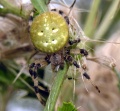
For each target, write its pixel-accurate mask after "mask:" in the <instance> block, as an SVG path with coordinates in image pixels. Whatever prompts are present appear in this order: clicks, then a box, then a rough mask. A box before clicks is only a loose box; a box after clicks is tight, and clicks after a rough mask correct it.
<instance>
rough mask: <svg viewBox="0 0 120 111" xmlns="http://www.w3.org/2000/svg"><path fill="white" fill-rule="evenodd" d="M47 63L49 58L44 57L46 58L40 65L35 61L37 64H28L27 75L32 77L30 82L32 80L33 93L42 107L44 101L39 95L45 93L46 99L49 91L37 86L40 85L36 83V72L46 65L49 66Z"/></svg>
mask: <svg viewBox="0 0 120 111" xmlns="http://www.w3.org/2000/svg"><path fill="white" fill-rule="evenodd" d="M49 63H50V61H49V58H48V57H46V58H45V59H44V60H43V61H42V63H40V62H38V61H37V63H32V64H30V66H29V73H30V75H31V77H32V80H33V82H34V91H35V93H36V96H37V98H38V100H39V101H40V102H41V103H42V104H43V105H45V104H46V101H45V99H44V98H43V97H42V96H41V94H40V93H43V92H44V93H45V92H46V95H47V97H48V95H49V91H48V90H47V89H45V88H43V87H42V86H40V85H39V84H40V83H39V81H38V74H37V71H38V69H39V68H41V67H44V66H46V65H47V64H49Z"/></svg>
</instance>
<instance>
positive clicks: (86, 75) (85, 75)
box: [83, 72, 100, 93]
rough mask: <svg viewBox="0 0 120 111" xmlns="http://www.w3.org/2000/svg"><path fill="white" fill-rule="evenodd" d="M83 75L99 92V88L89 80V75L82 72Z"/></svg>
mask: <svg viewBox="0 0 120 111" xmlns="http://www.w3.org/2000/svg"><path fill="white" fill-rule="evenodd" d="M83 76H84V77H85V78H86V79H88V80H89V81H90V82H91V84H92V85H93V86H94V87H95V89H96V90H97V91H98V92H99V93H100V89H99V88H98V86H96V85H95V84H94V83H93V82H92V81H91V78H90V76H89V75H88V74H87V72H84V73H83Z"/></svg>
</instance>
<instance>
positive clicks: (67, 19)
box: [51, 9, 70, 25]
mask: <svg viewBox="0 0 120 111" xmlns="http://www.w3.org/2000/svg"><path fill="white" fill-rule="evenodd" d="M51 11H54V12H57V13H59V14H60V15H61V16H63V18H64V19H65V21H66V23H67V24H68V25H69V24H70V20H69V17H68V16H66V14H65V13H64V12H63V11H62V10H57V9H51Z"/></svg>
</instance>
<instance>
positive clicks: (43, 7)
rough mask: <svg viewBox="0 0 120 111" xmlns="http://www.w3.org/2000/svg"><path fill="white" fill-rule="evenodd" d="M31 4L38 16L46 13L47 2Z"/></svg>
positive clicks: (42, 0) (43, 0)
mask: <svg viewBox="0 0 120 111" xmlns="http://www.w3.org/2000/svg"><path fill="white" fill-rule="evenodd" d="M31 2H32V4H33V6H34V7H35V8H36V9H37V11H38V12H39V13H40V14H41V13H44V12H46V11H48V8H47V3H48V0H31Z"/></svg>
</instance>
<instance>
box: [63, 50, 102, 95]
mask: <svg viewBox="0 0 120 111" xmlns="http://www.w3.org/2000/svg"><path fill="white" fill-rule="evenodd" d="M71 50H76V49H70V50H69V51H70V52H71ZM77 50H78V51H77V52H78V53H77V54H80V52H82V53H81V54H82V55H83V56H87V55H88V52H87V51H86V50H85V51H84V49H77ZM73 52H74V51H73ZM68 54H69V53H68V52H67V54H66V56H65V60H66V62H70V63H72V64H73V65H74V66H75V67H76V68H80V65H79V64H78V63H77V61H75V60H74V59H73V57H72V56H70V55H68ZM73 54H74V53H73ZM83 70H85V69H84V68H83ZM82 75H83V76H84V77H85V78H86V79H87V80H89V81H90V82H91V84H92V85H93V86H94V87H95V89H96V90H97V91H98V92H99V93H100V89H99V88H98V86H97V85H95V84H94V83H93V82H92V81H91V78H90V76H89V75H88V74H87V73H86V72H84V73H83V74H82ZM68 79H69V80H72V79H74V78H73V77H68Z"/></svg>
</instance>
